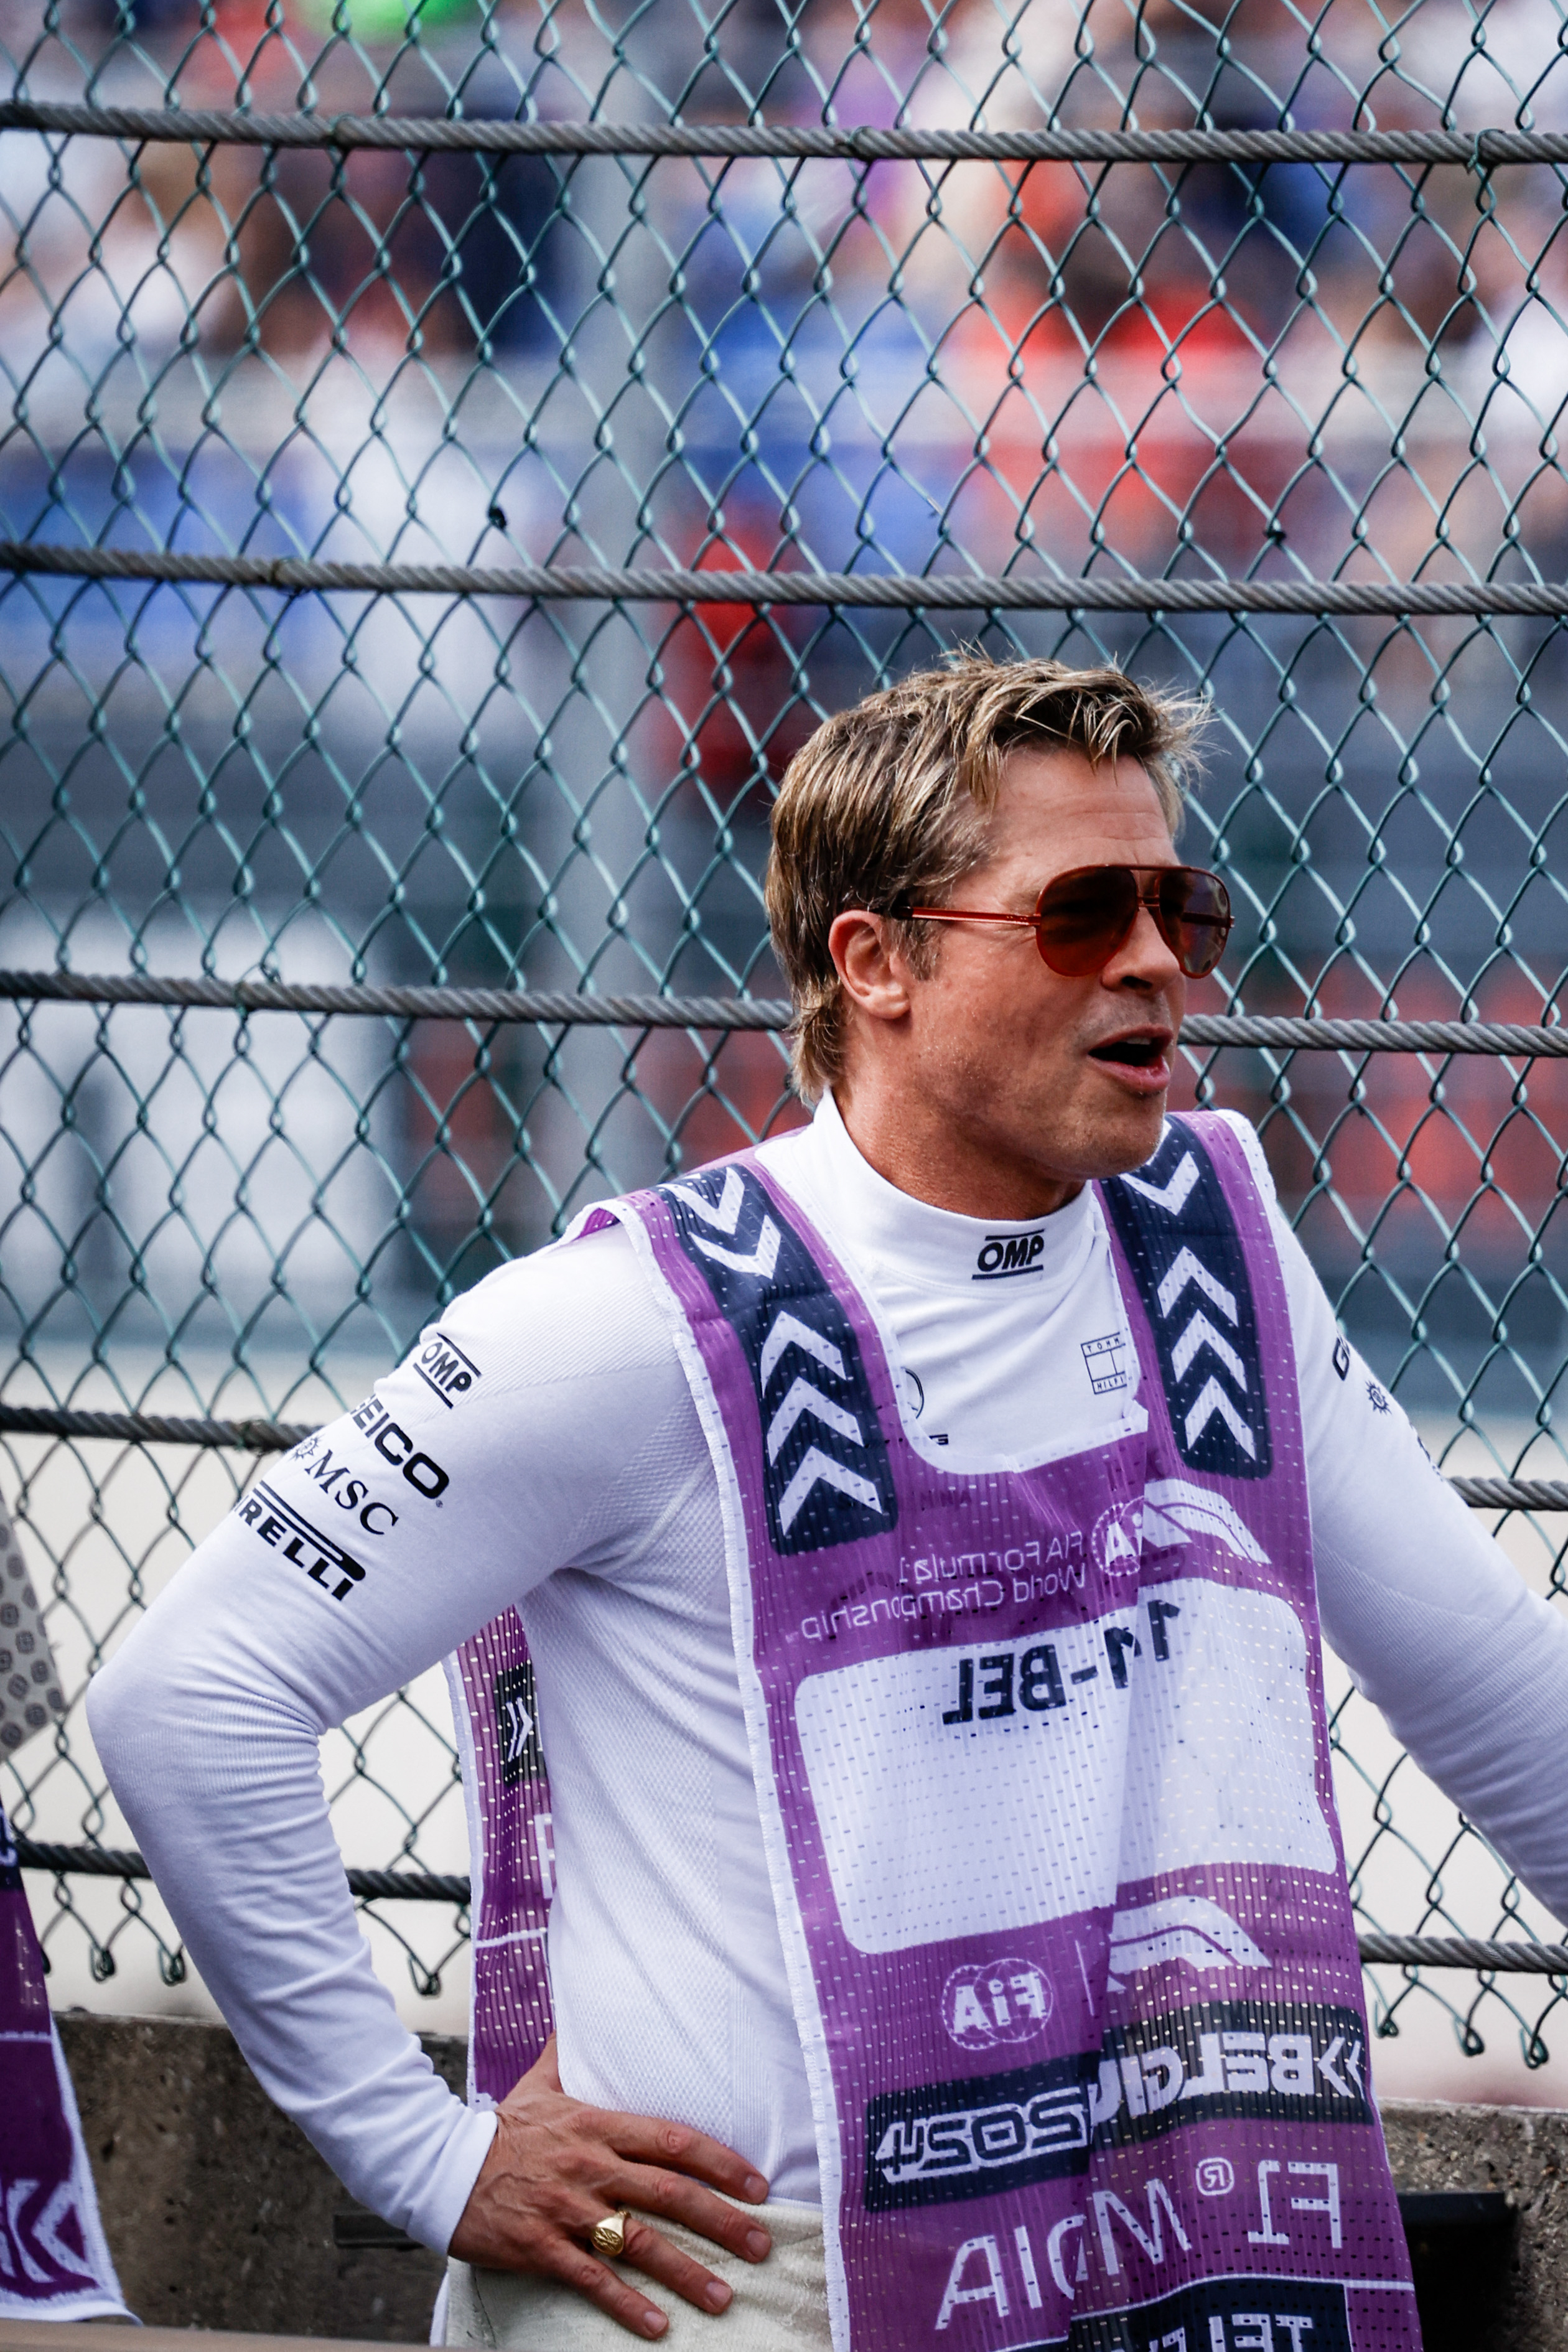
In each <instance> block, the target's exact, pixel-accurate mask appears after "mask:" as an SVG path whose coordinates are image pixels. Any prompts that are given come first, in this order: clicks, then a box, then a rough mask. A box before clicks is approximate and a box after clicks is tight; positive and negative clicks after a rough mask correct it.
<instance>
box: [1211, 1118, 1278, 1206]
mask: <svg viewBox="0 0 1568 2352" xmlns="http://www.w3.org/2000/svg"><path fill="white" fill-rule="evenodd" d="M1209 1116H1210V1118H1216V1119H1222V1120H1223V1121H1224V1122H1225V1125H1226V1127H1227V1128H1228V1129H1229V1130H1230V1132H1231V1133H1232V1135H1234V1136H1235V1138H1236V1139H1237V1142H1238V1143H1239V1144H1240V1146H1241V1148H1242V1150H1243V1152H1244V1153H1245V1155H1246V1159H1247V1167H1248V1169H1249V1170H1250V1171H1251V1175H1252V1181H1253V1182H1254V1183H1255V1184H1256V1185H1257V1187H1258V1191H1259V1192H1261V1193H1262V1195H1263V1197H1264V1199H1265V1200H1266V1201H1267V1202H1268V1204H1269V1206H1270V1207H1271V1208H1272V1206H1273V1205H1274V1202H1275V1198H1276V1194H1275V1191H1274V1173H1273V1171H1272V1170H1271V1169H1270V1167H1269V1165H1268V1160H1267V1158H1266V1157H1265V1154H1264V1150H1263V1141H1262V1138H1261V1137H1260V1136H1259V1134H1258V1129H1256V1128H1255V1127H1254V1126H1253V1124H1252V1121H1251V1120H1250V1119H1249V1118H1247V1116H1246V1114H1245V1113H1244V1112H1242V1111H1239V1110H1223V1109H1220V1108H1218V1107H1217V1106H1216V1108H1215V1109H1214V1110H1213V1111H1211V1112H1210V1114H1209Z"/></svg>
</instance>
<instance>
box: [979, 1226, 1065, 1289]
mask: <svg viewBox="0 0 1568 2352" xmlns="http://www.w3.org/2000/svg"><path fill="white" fill-rule="evenodd" d="M1045 1247H1046V1237H1045V1235H1044V1234H1038V1233H1037V1234H986V1236H985V1239H984V1242H983V1243H982V1244H981V1248H980V1255H979V1256H978V1257H977V1258H976V1259H975V1261H974V1271H973V1274H972V1275H971V1276H970V1277H969V1279H970V1281H971V1282H1005V1281H1006V1280H1007V1279H1008V1277H1009V1276H1011V1275H1015V1274H1038V1273H1039V1271H1040V1259H1041V1257H1042V1256H1043V1255H1044V1254H1045Z"/></svg>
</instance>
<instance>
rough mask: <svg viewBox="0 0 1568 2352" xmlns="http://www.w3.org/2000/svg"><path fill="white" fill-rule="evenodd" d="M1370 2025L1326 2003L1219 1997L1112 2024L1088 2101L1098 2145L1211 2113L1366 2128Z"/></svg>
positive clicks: (1148, 2135)
mask: <svg viewBox="0 0 1568 2352" xmlns="http://www.w3.org/2000/svg"><path fill="white" fill-rule="evenodd" d="M1365 2048H1366V2028H1365V2026H1364V2025H1363V2022H1362V2020H1361V2018H1360V2017H1359V2016H1358V2015H1357V2013H1356V2011H1354V2010H1353V2009H1337V2008H1332V2007H1331V2006H1329V2005H1328V2004H1327V2003H1325V2002H1322V2001H1292V2000H1216V2001H1201V2002H1197V2003H1195V2004H1194V2006H1193V2007H1192V2008H1190V2009H1177V2010H1171V2011H1167V2012H1166V2013H1165V2014H1164V2015H1163V2016H1160V2017H1153V2018H1149V2019H1146V2020H1143V2021H1140V2022H1139V2023H1138V2024H1136V2025H1130V2026H1118V2027H1113V2028H1112V2029H1111V2031H1110V2032H1109V2033H1107V2035H1106V2037H1105V2041H1104V2043H1103V2045H1102V2048H1101V2051H1100V2065H1099V2074H1098V2078H1097V2080H1096V2081H1095V2083H1094V2084H1093V2086H1092V2090H1091V2095H1090V2100H1089V2109H1090V2120H1091V2122H1092V2124H1093V2127H1094V2138H1095V2142H1096V2145H1097V2146H1102V2147H1121V2146H1122V2145H1123V2143H1124V2142H1126V2141H1129V2140H1144V2139H1154V2138H1157V2137H1159V2136H1160V2134H1161V2133H1163V2132H1167V2131H1171V2130H1173V2129H1174V2128H1175V2126H1177V2125H1178V2124H1186V2123H1193V2122H1195V2121H1197V2120H1199V2119H1201V2118H1206V2117H1210V2116H1266V2117H1268V2118H1269V2119H1270V2120H1274V2121H1279V2120H1280V2119H1283V2118H1285V2117H1288V2116H1295V2117H1310V2118H1312V2119H1314V2120H1317V2121H1320V2122H1323V2123H1341V2124H1369V2123H1370V2122H1371V2121H1372V2106H1371V2103H1370V2101H1369V2099H1368V2097H1367V2090H1366V2082H1365V2077H1364V2074H1363V2059H1364V2055H1365Z"/></svg>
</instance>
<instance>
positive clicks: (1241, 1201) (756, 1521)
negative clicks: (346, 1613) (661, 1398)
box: [458, 1116, 1420, 2352]
mask: <svg viewBox="0 0 1568 2352" xmlns="http://www.w3.org/2000/svg"><path fill="white" fill-rule="evenodd" d="M1100 1192H1101V1198H1102V1202H1103V1205H1104V1209H1105V1213H1106V1220H1107V1224H1108V1227H1109V1230H1110V1234H1111V1236H1112V1242H1113V1249H1114V1255H1115V1259H1116V1265H1117V1272H1118V1276H1119V1279H1120V1281H1121V1287H1122V1291H1123V1295H1124V1299H1125V1304H1126V1308H1127V1314H1128V1321H1129V1328H1130V1330H1131V1335H1132V1339H1133V1345H1134V1347H1135V1348H1136V1350H1137V1353H1138V1358H1139V1362H1140V1367H1141V1371H1142V1380H1141V1384H1140V1389H1139V1401H1138V1402H1133V1403H1130V1404H1129V1407H1128V1409H1127V1412H1126V1413H1125V1415H1124V1417H1123V1420H1122V1421H1121V1423H1120V1424H1118V1426H1117V1427H1116V1429H1115V1430H1114V1431H1113V1432H1112V1433H1110V1435H1109V1436H1108V1438H1107V1439H1106V1440H1105V1441H1103V1442H1102V1443H1101V1444H1098V1445H1097V1446H1096V1447H1095V1448H1094V1449H1093V1450H1092V1451H1090V1452H1089V1453H1083V1454H1069V1455H1066V1456H1062V1457H1060V1458H1058V1459H1056V1460H1053V1461H1047V1462H1044V1463H1042V1464H1040V1465H1038V1466H1037V1467H1034V1468H1031V1469H1027V1470H1021V1471H1008V1472H1000V1471H998V1472H985V1473H970V1474H965V1473H962V1472H956V1471H953V1470H951V1469H949V1468H948V1467H947V1466H946V1465H945V1464H944V1463H943V1461H942V1458H941V1449H939V1448H937V1447H935V1446H933V1445H932V1444H931V1443H930V1442H929V1441H928V1440H926V1439H924V1438H922V1437H921V1433H920V1432H919V1430H918V1428H917V1427H915V1426H914V1425H912V1424H909V1423H906V1422H905V1420H904V1417H903V1415H902V1413H901V1412H900V1401H899V1390H900V1383H899V1382H898V1381H897V1380H896V1378H895V1377H894V1372H893V1369H892V1363H891V1360H890V1354H889V1346H888V1343H887V1342H886V1340H885V1339H884V1337H883V1334H882V1332H881V1330H880V1329H879V1325H878V1322H877V1318H876V1314H875V1310H874V1309H873V1307H871V1306H870V1304H869V1303H868V1300H867V1299H866V1298H865V1297H862V1295H861V1294H860V1292H859V1291H858V1288H857V1286H855V1284H854V1283H853V1282H852V1281H851V1279H850V1278H849V1276H848V1275H847V1273H846V1271H845V1269H844V1267H843V1266H842V1265H840V1264H839V1263H838V1261H837V1258H836V1257H835V1256H834V1255H833V1253H832V1252H831V1251H830V1250H829V1248H828V1247H827V1245H826V1243H825V1242H824V1240H823V1239H822V1237H821V1236H820V1235H819V1234H817V1233H816V1232H815V1231H814V1230H813V1228H812V1227H811V1225H810V1224H809V1223H808V1222H807V1220H806V1219H805V1216H804V1215H803V1213H801V1211H800V1210H799V1209H798V1208H797V1207H796V1206H795V1203H794V1202H792V1201H791V1200H790V1199H789V1198H788V1196H787V1195H786V1194H785V1193H784V1192H783V1191H782V1190H781V1188H780V1187H779V1186H778V1185H777V1184H776V1183H775V1182H774V1181H773V1179H772V1178H771V1176H770V1175H769V1174H768V1172H767V1171H766V1170H765V1169H764V1168H763V1167H762V1166H761V1164H760V1163H759V1162H758V1160H756V1158H755V1157H754V1156H753V1155H750V1154H745V1153H742V1154H740V1155H738V1156H737V1157H736V1158H734V1159H731V1160H725V1161H721V1162H718V1163H716V1164H715V1165H714V1166H712V1167H710V1168H708V1169H704V1170H701V1171H698V1172H697V1173H696V1174H694V1175H692V1176H691V1177H689V1178H686V1179H684V1180H682V1181H679V1182H676V1183H671V1184H668V1185H665V1186H662V1187H660V1188H659V1190H658V1191H657V1192H646V1193H639V1194H636V1195H633V1196H632V1197H631V1198H629V1199H628V1200H626V1201H624V1202H619V1203H616V1204H615V1206H614V1207H613V1208H606V1209H600V1210H597V1211H595V1212H594V1213H593V1214H592V1216H591V1217H590V1218H589V1219H587V1220H586V1221H585V1222H584V1230H590V1231H591V1230H594V1229H595V1228H596V1227H597V1226H599V1225H600V1224H602V1223H606V1222H609V1221H610V1220H611V1219H612V1218H616V1219H618V1220H619V1221H620V1222H621V1223H624V1225H625V1226H626V1231H627V1233H628V1234H629V1235H630V1237H631V1239H632V1240H633V1242H634V1244H635V1245H636V1246H637V1249H638V1251H639V1254H640V1255H642V1256H643V1258H644V1259H645V1260H646V1261H647V1263H648V1265H649V1266H650V1268H651V1269H652V1271H653V1272H654V1274H655V1275H656V1276H657V1282H658V1289H659V1291H660V1292H661V1293H662V1295H663V1296H664V1297H666V1299H667V1300H668V1303H669V1304H670V1306H671V1307H672V1310H674V1311H673V1314H672V1321H673V1328H674V1331H675V1336H676V1339H677V1344H678V1346H679V1349H680V1353H681V1357H682V1360H683V1362H684V1364H685V1367H686V1370H687V1373H688V1376H689V1380H690V1381H691V1387H692V1392H693V1395H694V1398H695V1400H696V1402H697V1407H698V1411H699V1413H700V1417H701V1420H702V1423H703V1427H704V1429H705V1432H706V1433H707V1437H708V1441H709V1444H710V1449H711V1452H712V1455H713V1460H714V1464H715V1467H716V1469H717V1473H718V1477H719V1486H720V1492H721V1501H722V1506H723V1513H724V1524H725V1535H726V1553H727V1561H728V1570H729V1579H730V1591H731V1615H732V1622H733V1626H734V1634H735V1653H736V1660H737V1664H738V1668H739V1673H740V1679H741V1689H742V1699H743V1702H744V1706H745V1713H746V1721H747V1726H748V1730H749V1734H750V1739H751V1746H752V1767H753V1770H754V1772H755V1776H756V1784H757V1794H758V1801H759V1809H760V1812H761V1818H762V1823H763V1838H764V1842H765V1844H766V1848H767V1853H768V1862H769V1867H770V1872H771V1874H772V1879H773V1894H774V1899H775V1902H776V1904H777V1906H778V1915H779V1922H780V1927H781V1931H782V1935H783V1940H784V1955H785V1959H786V1964H787V1966H788V1969H789V1975H790V1985H791V1992H792V1996H793V1999H794V2002H795V2015H796V2019H797V2022H798V2024H799V2028H800V2035H801V2043H802V2048H803V2051H804V2053H805V2066H806V2072H807V2076H808V2080H809V2083H810V2087H811V2095H812V2100H813V2107H814V2113H815V2118H816V2137H817V2146H818V2153H819V2158H820V2166H821V2177H822V2193H823V2204H824V2221H825V2227H826V2246H827V2274H828V2295H829V2305H830V2313H831V2318H832V2324H833V2335H834V2341H835V2344H836V2347H837V2352H909V2347H915V2346H919V2347H927V2346H929V2347H931V2352H1011V2348H1012V2347H1037V2346H1046V2345H1058V2344H1066V2345H1068V2346H1069V2347H1071V2352H1287V2347H1289V2352H1418V2347H1419V2342H1420V2338H1419V2334H1418V2330H1417V2326H1416V2319H1415V2300H1414V2296H1413V2294H1412V2292H1411V2286H1410V2273H1409V2267H1408V2263H1407V2260H1406V2255H1405V2240H1404V2234H1403V2231H1402V2229H1401V2226H1400V2221H1399V2215H1398V2210H1397V2206H1396V2203H1395V2199H1394V2189H1393V2184H1392V2181H1391V2179H1390V2176H1389V2171H1388V2165H1387V2159H1386V2157H1385V2154H1384V2145H1383V2137H1382V2132H1381V2128H1380V2126H1379V2124H1378V2120H1377V2116H1376V2111H1375V2109H1374V2107H1373V2104H1372V2099H1371V2095H1370V2088H1369V2084H1368V2078H1367V2061H1366V2051H1367V2032H1366V2021H1365V2011H1364V2007H1363V2000H1362V1991H1361V1970H1360V1966H1359V1963H1358V1961H1357V1958H1356V1949H1355V1936H1354V1929H1353V1924H1352V1915H1351V1909H1350V1903H1349V1899H1348V1895H1347V1893H1346V1888H1345V1874H1344V1864H1343V1854H1342V1848H1341V1843H1340V1835H1339V1829H1338V1824H1337V1822H1336V1818H1335V1812H1334V1806H1333V1799H1332V1792H1331V1780H1330V1759H1329V1746H1328V1729H1327V1720H1326V1717H1325V1712H1324V1706H1323V1696H1322V1685H1321V1663H1320V1654H1319V1645H1318V1616H1317V1605H1316V1597H1315V1591H1314V1585H1313V1576H1312V1562H1311V1546H1310V1528H1309V1517H1308V1506H1307V1493H1306V1480H1305V1473H1304V1466H1303V1459H1302V1444H1301V1431H1300V1410H1299V1405H1298V1401H1297V1395H1296V1383H1295V1366H1294V1357H1293V1352H1292V1347H1291V1339H1290V1329H1289V1315H1288V1308H1287V1305H1286V1298H1285V1292H1284V1286H1283V1281H1282V1278H1281V1276H1280V1272H1279V1264H1278V1260H1277V1257H1276V1255H1275V1251H1274V1245H1273V1240H1272V1236H1271V1234H1270V1233H1269V1229H1268V1216H1267V1213H1266V1210H1265V1208H1264V1205H1263V1203H1262V1202H1261V1200H1260V1199H1259V1197H1258V1192H1257V1188H1256V1186H1255V1184H1254V1182H1253V1181H1252V1177H1251V1174H1250V1171H1249V1170H1248V1169H1247V1163H1246V1160H1245V1156H1244V1154H1243V1151H1242V1150H1241V1147H1240V1145H1239V1143H1238V1142H1237V1139H1236V1138H1235V1136H1234V1135H1233V1134H1232V1133H1231V1132H1230V1130H1229V1129H1227V1128H1226V1125H1225V1122H1224V1121H1223V1120H1220V1119H1218V1118H1211V1117H1204V1116H1199V1117H1195V1118H1181V1119H1173V1120H1172V1121H1171V1122H1170V1123H1169V1125H1168V1127H1167V1129H1166V1130H1165V1134H1164V1138H1163V1141H1162V1144H1161V1147H1160V1150H1159V1151H1158V1152H1157V1153H1156V1154H1155V1156H1154V1158H1153V1159H1152V1160H1150V1161H1149V1162H1148V1163H1147V1164H1146V1165H1145V1166H1144V1167H1143V1168H1142V1169H1141V1170H1139V1171H1137V1172H1136V1173H1135V1174H1133V1175H1131V1176H1127V1177H1122V1178H1119V1179H1117V1180H1116V1181H1112V1182H1110V1183H1107V1184H1105V1185H1103V1186H1102V1187H1101V1188H1100ZM1047 1434H1048V1433H1047ZM458 1666H459V1673H460V1678H461V1685H462V1689H463V1693H464V1696H465V1699H466V1701H467V1708H468V1717H469V1731H470V1740H469V1748H470V1752H469V1755H468V1768H469V1769H468V1786H469V1789H470V1791H471V1797H470V1802H471V1806H472V1817H473V1818H472V1826H473V1830H474V1832H475V1834H474V1839H473V1851H474V1855H475V1876H476V1891H475V1911H474V1927H475V2022H474V2042H473V2050H474V2056H473V2059H472V2062H471V2063H472V2069H473V2077H474V2083H475V2086H476V2087H477V2088H478V2089H479V2090H481V2091H488V2092H489V2093H490V2094H491V2095H495V2096H497V2097H499V2096H501V2095H504V2093H505V2092H506V2090H508V2089H510V2085H511V2084H512V2082H513V2081H515V2079H516V2077H517V2075H518V2074H519V2073H521V2071H522V2069H523V2067H524V2066H525V2065H526V2064H527V2063H530V2062H531V2057H532V2056H533V2055H534V2054H536V2053H537V2050H538V2048H539V2046H540V2043H541V2042H542V2039H543V2035H544V2032H547V2031H548V1990H547V1983H546V1979H545V1972H544V1943H543V1934H542V1930H543V1927H544V1920H545V1906H546V1904H547V1901H548V1896H549V1893H550V1891H551V1889H550V1854H549V1842H548V1802H549V1799H548V1788H547V1784H546V1782H545V1780H544V1778H543V1766H542V1759H541V1758H540V1755H539V1750H538V1743H537V1735H536V1732H535V1730H534V1727H533V1719H532V1717H533V1710H532V1705H531V1698H532V1693H531V1682H530V1680H529V1675H530V1671H531V1670H530V1669H529V1667H528V1663H527V1654H526V1645H525V1644H524V1643H523V1640H522V1633H521V1624H520V1623H519V1622H518V1621H517V1619H516V1617H515V1614H512V1613H510V1612H509V1614H508V1615H507V1616H506V1617H503V1618H501V1619H498V1620H497V1621H496V1623H495V1624H494V1625H493V1626H491V1627H489V1628H487V1629H486V1632H485V1633H483V1634H481V1635H479V1637H478V1638H477V1639H476V1641H475V1642H473V1643H468V1644H467V1645H465V1649H464V1651H463V1652H462V1653H461V1654H460V1656H459V1661H458Z"/></svg>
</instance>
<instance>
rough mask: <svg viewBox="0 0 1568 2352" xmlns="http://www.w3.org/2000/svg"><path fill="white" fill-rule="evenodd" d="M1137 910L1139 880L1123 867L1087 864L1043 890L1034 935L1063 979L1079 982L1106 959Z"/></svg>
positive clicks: (1098, 968)
mask: <svg viewBox="0 0 1568 2352" xmlns="http://www.w3.org/2000/svg"><path fill="white" fill-rule="evenodd" d="M1137 913H1138V884H1137V881H1136V879H1135V877H1134V876H1133V874H1132V871H1131V867H1130V866H1084V867H1083V868H1082V869H1081V870H1080V871H1079V872H1078V873H1076V874H1063V875H1062V876H1060V877H1058V880H1056V881H1055V882H1052V883H1049V884H1047V887H1046V888H1045V889H1044V890H1042V891H1041V893H1040V897H1039V902H1038V904H1037V907H1036V908H1035V937H1036V939H1037V941H1038V942H1039V949H1040V953H1041V955H1042V957H1043V958H1044V959H1045V961H1046V962H1047V963H1048V964H1049V966H1050V968H1051V970H1052V971H1058V972H1060V973H1061V975H1062V977H1063V979H1064V980H1083V979H1086V978H1087V977H1088V975H1089V973H1090V972H1094V971H1100V969H1101V967H1102V966H1103V965H1105V964H1107V963H1109V962H1110V959H1111V957H1112V956H1113V955H1114V954H1115V953H1116V950H1117V949H1118V948H1119V947H1120V946H1121V942H1122V940H1124V939H1125V938H1126V937H1127V934H1128V932H1129V931H1130V930H1131V928H1132V924H1133V920H1134V919H1135V917H1136V915H1137Z"/></svg>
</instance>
